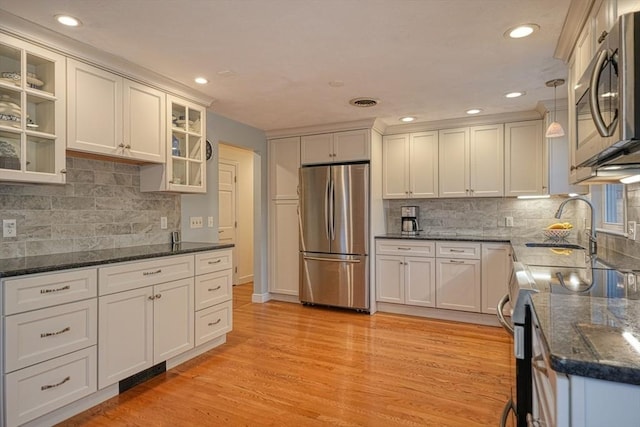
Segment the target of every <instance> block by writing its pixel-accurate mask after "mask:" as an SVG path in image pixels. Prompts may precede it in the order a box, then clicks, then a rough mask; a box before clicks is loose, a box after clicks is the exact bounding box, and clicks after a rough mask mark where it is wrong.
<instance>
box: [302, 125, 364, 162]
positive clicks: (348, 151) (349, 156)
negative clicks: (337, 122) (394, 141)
mask: <svg viewBox="0 0 640 427" xmlns="http://www.w3.org/2000/svg"><path fill="white" fill-rule="evenodd" d="M370 153H371V140H370V130H368V129H360V130H353V131H346V132H334V133H326V134H320V135H306V136H303V137H302V138H301V139H300V156H301V163H302V164H303V165H309V164H319V163H341V162H352V161H358V160H369V159H370V157H371V154H370Z"/></svg>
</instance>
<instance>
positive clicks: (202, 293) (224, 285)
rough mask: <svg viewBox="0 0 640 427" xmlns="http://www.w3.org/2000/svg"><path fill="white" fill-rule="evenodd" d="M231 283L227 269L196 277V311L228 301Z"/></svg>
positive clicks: (231, 275) (231, 278)
mask: <svg viewBox="0 0 640 427" xmlns="http://www.w3.org/2000/svg"><path fill="white" fill-rule="evenodd" d="M232 282H233V274H232V273H231V270H229V269H227V270H224V271H218V272H215V273H209V274H203V275H201V276H196V310H201V309H203V308H207V307H211V306H212V305H215V304H219V303H221V302H225V301H228V300H230V299H231V292H232V287H233V283H232Z"/></svg>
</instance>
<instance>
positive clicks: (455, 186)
mask: <svg viewBox="0 0 640 427" xmlns="http://www.w3.org/2000/svg"><path fill="white" fill-rule="evenodd" d="M438 159H439V162H438V184H439V187H440V189H439V190H440V191H439V194H440V197H468V196H469V128H460V129H445V130H441V131H439V132H438Z"/></svg>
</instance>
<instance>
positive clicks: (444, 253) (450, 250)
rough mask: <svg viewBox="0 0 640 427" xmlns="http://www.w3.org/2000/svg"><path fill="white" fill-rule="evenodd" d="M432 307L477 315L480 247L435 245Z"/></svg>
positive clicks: (463, 244)
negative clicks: (434, 287)
mask: <svg viewBox="0 0 640 427" xmlns="http://www.w3.org/2000/svg"><path fill="white" fill-rule="evenodd" d="M436 256H437V257H438V258H436V307H437V308H447V309H452V310H462V311H472V312H476V313H479V312H480V311H481V277H480V266H481V262H480V244H479V243H472V242H436Z"/></svg>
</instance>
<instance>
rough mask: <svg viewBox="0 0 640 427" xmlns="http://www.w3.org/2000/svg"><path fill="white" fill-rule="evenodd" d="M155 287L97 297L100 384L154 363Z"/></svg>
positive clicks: (121, 377) (103, 385) (116, 379)
mask: <svg viewBox="0 0 640 427" xmlns="http://www.w3.org/2000/svg"><path fill="white" fill-rule="evenodd" d="M152 298H153V288H152V287H151V286H147V287H146V288H141V289H134V290H132V291H126V292H119V293H115V294H111V295H106V296H102V297H100V298H99V299H98V300H99V301H98V360H99V362H98V388H100V389H103V388H105V387H107V386H109V385H111V384H115V383H117V382H118V381H120V380H122V379H124V378H127V377H129V376H131V375H133V374H135V373H138V372H140V371H142V370H144V369H147V368H150V367H151V366H153V299H152Z"/></svg>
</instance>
